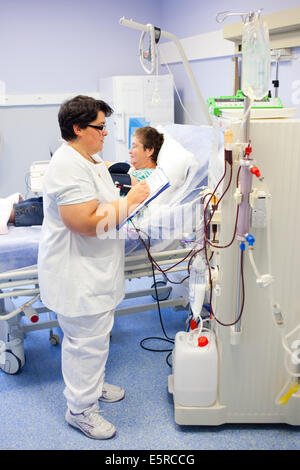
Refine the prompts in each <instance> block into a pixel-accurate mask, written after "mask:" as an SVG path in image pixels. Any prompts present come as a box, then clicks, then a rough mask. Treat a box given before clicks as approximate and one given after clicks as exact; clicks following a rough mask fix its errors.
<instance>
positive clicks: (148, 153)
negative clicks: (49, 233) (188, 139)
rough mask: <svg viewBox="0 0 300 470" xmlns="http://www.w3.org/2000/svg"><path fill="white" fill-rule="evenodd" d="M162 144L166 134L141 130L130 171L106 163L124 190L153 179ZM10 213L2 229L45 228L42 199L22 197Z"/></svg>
mask: <svg viewBox="0 0 300 470" xmlns="http://www.w3.org/2000/svg"><path fill="white" fill-rule="evenodd" d="M163 142H164V136H163V134H160V133H159V132H158V131H157V130H156V129H154V128H153V127H139V128H138V129H136V130H135V131H134V133H133V135H132V139H131V147H130V150H129V155H130V165H131V166H130V167H129V165H126V164H123V163H122V164H118V163H113V162H105V163H106V165H107V167H108V169H109V171H110V173H111V176H112V179H113V180H114V182H115V183H117V181H118V180H120V182H121V183H122V184H124V181H125V183H127V184H125V186H130V185H135V184H137V183H138V182H139V181H141V180H143V179H145V178H148V176H150V175H151V173H152V172H153V171H154V170H155V168H156V166H157V157H158V154H159V151H160V149H161V146H162V144H163ZM119 168H122V169H123V171H125V172H126V173H125V174H126V179H124V176H125V174H124V173H123V174H120V173H118V171H119ZM127 172H128V174H127ZM122 184H121V187H122ZM129 189H130V187H128V189H126V188H124V189H123V195H126V193H127V192H128V191H129ZM121 195H122V192H121ZM8 200H9V198H6V199H4V200H3V201H4V202H5V201H7V202H8ZM6 210H7V209H6ZM8 210H9V212H8V214H7V216H8V217H9V218H8V219H7V217H6V220H5V224H4V223H2V225H3V226H4V225H5V226H6V224H7V222H8V223H11V224H14V225H16V226H17V227H25V226H30V225H42V223H43V218H44V212H43V198H42V197H34V198H30V199H26V200H24V199H23V198H22V196H21V195H20V196H19V201H18V202H17V201H16V200H15V201H14V203H11V206H10V207H9V209H8ZM9 213H10V215H9ZM0 219H1V214H0ZM0 226H1V220H0ZM0 233H7V230H6V231H5V230H4V231H2V232H1V230H0Z"/></svg>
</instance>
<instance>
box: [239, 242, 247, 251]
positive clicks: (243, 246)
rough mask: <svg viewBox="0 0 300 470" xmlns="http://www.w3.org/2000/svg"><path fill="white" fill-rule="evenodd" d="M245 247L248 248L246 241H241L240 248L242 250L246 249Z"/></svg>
mask: <svg viewBox="0 0 300 470" xmlns="http://www.w3.org/2000/svg"><path fill="white" fill-rule="evenodd" d="M245 249H246V245H245V243H244V242H241V243H240V250H241V251H245Z"/></svg>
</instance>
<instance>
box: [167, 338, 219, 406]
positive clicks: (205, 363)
mask: <svg viewBox="0 0 300 470" xmlns="http://www.w3.org/2000/svg"><path fill="white" fill-rule="evenodd" d="M200 337H201V338H204V340H202V341H200V343H201V342H202V344H203V343H204V345H202V346H198V330H193V331H192V332H188V333H187V332H185V331H179V332H178V333H177V334H176V336H175V347H174V350H173V381H174V389H173V393H174V399H175V401H176V403H177V404H180V405H183V406H211V405H213V404H214V402H215V401H216V399H217V385H218V352H217V346H216V340H215V336H214V334H213V333H210V332H203V334H201V335H200ZM206 342H207V344H205V343H206Z"/></svg>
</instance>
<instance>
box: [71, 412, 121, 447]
mask: <svg viewBox="0 0 300 470" xmlns="http://www.w3.org/2000/svg"><path fill="white" fill-rule="evenodd" d="M99 413H101V411H100V410H99V408H98V405H97V404H96V405H94V406H92V407H91V408H89V409H88V410H87V411H84V412H83V413H79V414H74V413H72V412H71V411H70V410H67V412H66V421H67V423H68V424H70V425H71V426H73V427H74V428H78V429H80V431H82V432H83V433H84V434H85V435H86V436H88V437H91V438H92V439H110V438H111V437H113V436H114V435H115V434H116V428H115V427H114V425H113V424H111V423H109V422H108V421H107V420H106V419H104V418H103V417H102V416H100V415H99Z"/></svg>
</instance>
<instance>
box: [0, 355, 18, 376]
mask: <svg viewBox="0 0 300 470" xmlns="http://www.w3.org/2000/svg"><path fill="white" fill-rule="evenodd" d="M5 354H6V358H5V359H6V360H5V364H1V365H0V369H1V370H3V372H5V373H6V374H10V375H14V374H17V373H18V372H19V370H20V369H21V360H20V359H19V358H18V357H17V356H16V355H15V354H14V353H12V352H11V351H5Z"/></svg>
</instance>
